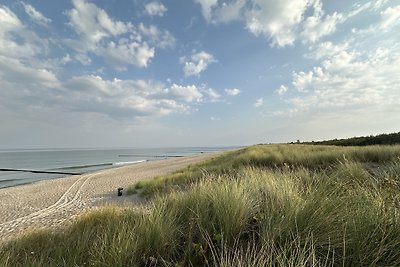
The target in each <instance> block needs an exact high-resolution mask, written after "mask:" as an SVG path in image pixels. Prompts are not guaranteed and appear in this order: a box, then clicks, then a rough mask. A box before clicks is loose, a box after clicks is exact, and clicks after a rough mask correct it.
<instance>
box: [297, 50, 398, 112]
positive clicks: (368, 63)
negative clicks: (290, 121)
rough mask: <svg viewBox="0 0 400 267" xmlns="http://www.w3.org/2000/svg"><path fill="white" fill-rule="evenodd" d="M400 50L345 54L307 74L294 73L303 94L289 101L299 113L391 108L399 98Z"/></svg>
mask: <svg viewBox="0 0 400 267" xmlns="http://www.w3.org/2000/svg"><path fill="white" fill-rule="evenodd" d="M389 55H390V56H389ZM399 64H400V49H399V48H398V47H396V46H394V47H392V49H387V48H386V49H385V48H377V49H375V50H374V51H372V52H368V53H366V54H363V53H356V52H348V51H342V52H340V53H338V54H336V55H334V56H332V57H330V58H329V59H326V60H324V61H323V62H322V64H321V66H318V67H314V68H313V69H312V70H310V71H308V72H303V71H301V72H294V73H293V82H292V85H293V87H294V88H295V89H297V90H298V91H299V92H300V95H298V96H297V97H294V98H291V99H290V100H289V102H290V103H291V104H292V105H293V106H294V109H295V110H296V111H298V112H300V111H307V110H314V109H330V108H364V109H366V108H368V109H369V108H371V107H374V106H375V107H381V108H389V109H390V108H391V107H393V106H396V105H397V104H398V103H397V99H399V98H400V90H399V87H398V85H399V84H400V76H399V75H398V73H400V67H399V66H400V65H399Z"/></svg>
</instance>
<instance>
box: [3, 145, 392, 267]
mask: <svg viewBox="0 0 400 267" xmlns="http://www.w3.org/2000/svg"><path fill="white" fill-rule="evenodd" d="M132 190H138V191H139V190H140V191H141V192H142V194H144V195H145V196H146V197H147V198H148V199H149V204H148V205H147V206H146V207H144V208H137V207H136V208H134V207H132V208H118V207H105V208H103V209H102V210H99V211H95V212H91V213H88V214H85V215H83V216H82V217H81V218H80V219H79V220H78V221H77V222H76V223H74V224H73V225H72V226H70V227H68V228H65V229H64V230H63V231H54V232H49V231H48V230H44V231H40V232H30V233H26V234H24V235H23V236H21V237H19V238H18V239H15V240H13V241H11V242H8V243H6V244H4V245H3V247H2V248H1V251H0V262H1V263H2V264H3V265H4V266H361V265H362V266H399V265H400V254H399V253H398V252H399V251H400V213H399V212H400V194H399V190H400V146H372V147H357V148H356V147H329V146H308V145H259V146H253V147H249V148H246V149H242V150H238V151H233V152H229V153H226V154H224V155H223V156H220V157H218V158H215V159H213V160H210V161H207V162H205V163H202V164H199V165H195V166H190V167H188V168H186V169H184V170H182V171H179V172H176V173H173V174H171V175H169V176H162V177H158V178H156V179H154V180H152V181H149V182H142V183H140V184H138V185H137V186H136V189H135V187H132Z"/></svg>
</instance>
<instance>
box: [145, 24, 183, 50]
mask: <svg viewBox="0 0 400 267" xmlns="http://www.w3.org/2000/svg"><path fill="white" fill-rule="evenodd" d="M139 32H140V34H142V35H143V36H145V37H147V39H148V42H149V43H150V44H151V45H153V46H156V47H160V48H163V49H165V48H171V47H174V46H175V42H176V40H175V38H174V37H173V36H172V34H171V33H170V32H169V31H161V30H160V29H158V28H157V26H155V25H150V26H146V25H144V24H143V23H140V24H139Z"/></svg>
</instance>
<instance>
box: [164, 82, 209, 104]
mask: <svg viewBox="0 0 400 267" xmlns="http://www.w3.org/2000/svg"><path fill="white" fill-rule="evenodd" d="M166 90H167V92H169V93H170V94H172V95H174V96H176V97H177V98H178V99H182V100H184V101H185V102H200V101H202V100H203V94H202V93H201V92H200V90H199V89H198V88H197V87H196V86H195V85H188V86H182V85H177V84H173V85H172V86H171V87H170V88H168V89H166Z"/></svg>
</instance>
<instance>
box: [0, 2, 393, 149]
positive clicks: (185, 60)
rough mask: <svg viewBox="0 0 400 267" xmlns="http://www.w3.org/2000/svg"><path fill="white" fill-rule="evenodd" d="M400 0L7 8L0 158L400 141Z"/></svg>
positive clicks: (2, 35)
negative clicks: (391, 135) (4, 152)
mask: <svg viewBox="0 0 400 267" xmlns="http://www.w3.org/2000/svg"><path fill="white" fill-rule="evenodd" d="M399 99H400V3H399V2H398V1H388V0H375V1H322V0H281V1H274V0H230V1H221V0H187V1H186V0H185V1H183V0H182V1H174V0H166V1H142V0H130V1H116V0H98V1H89V0H72V1H49V0H46V1H43V0H40V1H39V0H37V1H15V0H12V1H11V0H2V1H1V2H0V125H1V127H0V148H34V147H124V146H126V147H157V146H225V145H248V144H254V143H269V142H290V141H295V140H298V139H299V140H310V141H311V140H321V139H330V138H342V137H351V136H358V135H369V134H379V133H385V132H386V133H387V132H398V131H399V125H400V124H399V123H400V100H399Z"/></svg>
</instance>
